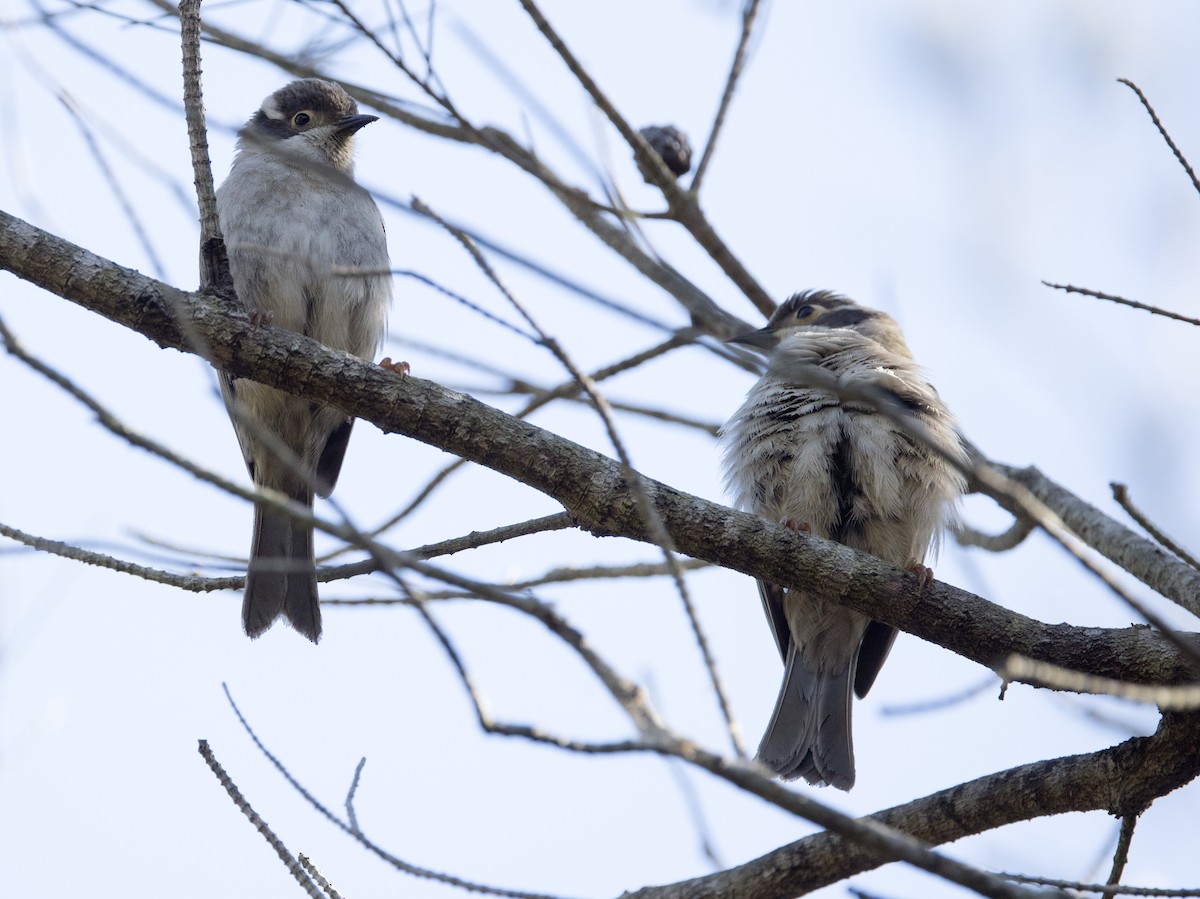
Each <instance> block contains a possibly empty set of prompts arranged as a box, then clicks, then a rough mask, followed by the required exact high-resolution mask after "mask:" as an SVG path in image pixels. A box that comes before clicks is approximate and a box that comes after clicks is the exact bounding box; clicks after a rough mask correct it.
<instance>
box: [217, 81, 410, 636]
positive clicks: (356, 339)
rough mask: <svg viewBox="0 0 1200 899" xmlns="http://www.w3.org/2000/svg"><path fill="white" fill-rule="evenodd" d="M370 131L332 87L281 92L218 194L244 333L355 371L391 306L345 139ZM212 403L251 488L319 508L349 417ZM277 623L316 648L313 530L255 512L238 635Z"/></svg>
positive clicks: (305, 403)
mask: <svg viewBox="0 0 1200 899" xmlns="http://www.w3.org/2000/svg"><path fill="white" fill-rule="evenodd" d="M376 119H377V116H373V115H360V114H359V112H358V105H357V104H356V103H355V102H354V100H353V99H352V98H351V97H350V95H349V94H347V93H346V91H345V90H343V89H342V87H341V86H340V85H337V84H334V83H332V82H329V81H321V80H319V79H316V78H306V79H303V80H301V81H293V82H292V83H291V84H288V85H286V86H284V87H282V88H280V89H279V90H277V91H276V92H275V93H273V94H271V95H270V96H269V97H267V98H266V99H265V100H264V101H263V103H262V107H261V108H260V109H259V110H258V111H257V112H256V113H254V115H253V116H251V118H250V120H249V121H248V122H247V123H246V125H245V127H244V128H242V130H241V131H240V132H239V136H238V143H237V155H236V157H235V159H234V162H233V167H232V169H231V170H230V172H229V177H228V178H226V179H225V183H224V184H222V185H221V187H220V189H219V190H218V191H217V214H218V217H219V218H220V222H221V229H222V231H223V233H224V238H225V245H226V249H227V251H228V255H229V269H230V273H231V274H232V276H233V286H234V290H235V291H236V292H237V296H238V299H239V300H240V301H241V302H242V304H243V305H244V306H245V307H246V309H247V311H248V312H249V313H250V316H251V318H252V320H253V321H254V322H255V323H256V324H266V323H269V324H271V325H274V326H276V327H281V328H286V329H287V330H289V331H295V332H297V333H299V334H304V335H306V336H308V337H311V338H313V339H314V340H318V341H320V342H321V343H323V344H325V345H326V346H329V347H332V348H334V349H338V350H344V351H345V352H347V353H351V354H353V355H355V356H358V357H359V358H361V359H370V358H372V357H373V356H374V354H375V352H376V351H377V350H378V349H379V345H380V343H381V341H382V340H383V334H384V329H385V326H386V318H387V311H388V306H389V305H390V304H391V298H392V282H391V277H390V275H389V269H390V263H389V260H388V251H387V237H386V235H385V233H384V226H383V217H382V216H381V215H380V214H379V208H378V207H377V206H376V205H375V201H374V200H373V199H372V198H371V195H370V194H369V193H367V191H366V190H364V189H363V188H362V187H360V186H359V185H358V184H356V183H355V181H354V177H353V173H354V161H353V156H354V135H355V134H356V133H357V132H358V130H359V129H360V128H362V127H363V126H364V125H368V124H370V123H371V122H374V121H375V120H376ZM221 393H222V395H223V396H224V398H225V405H226V407H227V409H228V410H229V414H230V417H231V418H232V420H233V426H234V430H235V431H236V432H237V438H238V443H239V444H240V445H241V449H242V455H243V456H244V457H245V460H246V467H247V468H248V469H249V471H250V477H251V479H253V481H254V484H255V486H256V487H257V488H259V489H264V490H274V491H278V492H279V493H281V494H283V495H284V496H287V497H289V498H291V499H292V500H294V501H296V502H297V503H300V504H301V505H303V506H307V507H308V508H310V509H311V508H312V504H313V494H314V492H315V493H316V494H317V495H319V496H329V494H330V493H331V492H332V490H333V487H334V484H335V483H336V482H337V477H338V473H339V471H340V470H341V467H342V459H343V457H344V455H345V453H346V445H347V442H348V441H349V439H350V430H351V427H352V425H353V423H354V422H353V419H352V418H350V417H349V416H347V415H346V414H345V413H343V412H340V411H338V410H337V409H332V408H329V407H327V406H322V405H320V404H317V403H313V402H310V401H309V400H306V399H300V398H298V397H294V396H291V395H290V394H288V393H286V392H284V391H282V390H277V389H275V388H273V387H266V386H264V385H262V384H258V383H255V382H254V381H251V380H248V379H246V378H231V377H229V376H228V375H225V374H222V375H221ZM280 615H283V616H284V617H286V618H287V620H288V621H289V622H290V623H291V625H292V627H294V628H295V629H296V630H297V631H299V632H300V633H301V634H303V635H304V636H306V637H308V638H309V639H310V640H312V641H314V642H316V640H317V639H318V638H319V637H320V636H321V610H320V606H319V605H318V598H317V572H316V565H315V562H314V560H313V529H312V526H311V525H310V524H306V523H304V522H302V521H297V520H296V519H294V518H291V517H289V516H287V515H286V514H283V513H281V512H278V511H276V510H274V509H271V508H269V507H267V506H265V505H262V504H256V505H255V510H254V538H253V544H252V548H251V551H250V564H249V567H248V569H247V575H246V592H245V597H244V599H243V601H242V623H243V625H244V626H245V629H246V633H247V634H248V635H249V636H251V637H257V636H259V635H260V634H261V633H262V632H263V631H265V630H266V629H267V628H268V627H270V626H271V624H272V623H273V622H274V621H275V619H276V618H278V617H279V616H280Z"/></svg>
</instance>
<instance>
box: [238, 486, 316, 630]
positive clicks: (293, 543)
mask: <svg viewBox="0 0 1200 899" xmlns="http://www.w3.org/2000/svg"><path fill="white" fill-rule="evenodd" d="M292 498H293V499H295V500H296V501H297V502H302V503H304V504H306V505H308V506H309V507H310V508H311V506H312V493H311V492H310V491H308V490H301V491H299V492H298V495H296V496H293V497H292ZM280 615H284V616H285V617H286V618H287V620H288V621H289V622H290V623H291V625H292V627H294V628H295V629H296V630H297V631H299V632H300V633H302V634H303V635H304V636H306V637H308V639H310V640H312V641H313V642H314V643H316V642H317V640H318V639H319V638H320V636H321V607H320V605H319V601H318V599H317V568H316V563H315V562H314V561H313V532H312V527H311V526H310V525H308V524H305V523H303V522H299V521H296V520H294V519H292V518H289V517H287V516H286V515H280V514H279V513H277V512H274V511H272V510H271V509H268V508H266V507H264V506H260V505H256V506H255V507H254V542H253V545H252V547H251V550H250V567H249V569H248V570H247V572H246V594H245V597H244V598H243V599H242V625H243V626H244V627H245V629H246V633H247V634H248V635H249V636H251V637H257V636H259V635H261V634H262V633H263V632H264V631H265V630H266V629H267V628H269V627H270V626H271V625H272V624H273V623H274V622H275V619H276V618H278V617H279V616H280Z"/></svg>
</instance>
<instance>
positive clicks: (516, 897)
mask: <svg viewBox="0 0 1200 899" xmlns="http://www.w3.org/2000/svg"><path fill="white" fill-rule="evenodd" d="M222 687H223V688H224V690H225V698H226V699H227V700H228V701H229V705H230V706H231V707H232V708H233V713H234V714H235V715H237V719H238V721H239V722H241V725H242V728H243V729H244V730H245V731H246V733H247V735H249V737H250V739H251V740H253V741H254V745H255V746H257V747H258V751H259V752H261V753H262V754H263V756H264V757H265V758H266V759H267V761H269V762H270V763H271V764H272V765H274V766H275V770H276V771H278V772H279V773H280V774H281V775H282V776H283V778H284V780H286V781H287V782H288V783H289V784H290V785H291V787H292V789H293V790H295V791H296V792H297V793H299V794H300V795H301V796H303V797H304V799H305V800H306V801H307V802H308V804H309V805H311V806H312V807H313V808H314V809H316V810H317V811H318V812H319V813H320V814H321V815H322V816H323V817H324V818H325V819H326V820H327V821H329V822H330V823H331V824H333V825H334V826H335V827H338V828H340V829H341V830H342V831H343V832H344V833H347V834H349V835H350V836H352V837H354V839H355V840H357V841H358V842H359V844H361V845H362V846H364V847H366V848H367V849H369V850H371V852H373V853H375V855H377V856H378V857H379V858H381V859H383V860H384V861H385V862H387V863H388V864H390V865H391V866H392V867H394V868H396V869H397V870H399V871H403V872H404V873H405V874H411V875H412V876H414V877H421V878H424V879H426V880H433V881H436V882H438V883H444V884H447V885H448V886H452V887H457V888H459V889H463V890H468V891H471V892H477V893H484V894H486V895H489V896H504V897H507V899H558V897H554V896H548V895H545V894H542V893H526V892H522V891H519V890H504V889H499V888H497V887H491V886H487V885H486V884H482V883H475V882H473V881H470V880H463V879H462V878H459V877H454V876H452V875H450V874H443V873H442V872H440V871H433V870H430V869H428V868H421V867H418V866H416V865H413V864H410V863H409V862H406V861H404V860H402V859H400V858H397V857H396V856H394V855H392V854H391V853H390V852H387V851H386V850H384V849H383V848H381V847H380V846H378V845H376V844H375V843H373V842H372V841H371V840H369V839H367V838H366V837H365V836H364V835H363V834H362V832H361V831H359V830H358V829H357V828H352V827H351V826H350V825H349V824H348V823H347V822H345V821H343V820H342V819H341V818H339V817H338V816H337V815H335V814H334V813H333V812H332V811H330V810H329V809H328V808H327V807H326V806H325V805H323V804H322V803H321V802H320V801H319V800H318V799H317V797H316V796H314V795H313V794H312V793H310V792H309V791H308V790H307V789H306V788H305V787H304V785H303V784H301V783H300V781H298V780H296V778H295V777H294V776H293V775H292V773H291V772H290V771H288V769H287V768H285V767H284V766H283V763H282V762H281V761H280V760H279V759H278V758H277V757H276V756H275V755H274V754H272V753H271V751H270V750H269V749H267V747H266V746H265V745H263V742H262V741H261V740H260V739H259V738H258V734H256V733H255V732H254V729H253V728H252V727H250V722H248V721H247V720H246V718H245V716H244V715H243V714H242V710H241V709H239V708H238V706H237V703H236V702H234V701H233V695H232V694H231V693H230V692H229V687H228V686H226V685H224V684H222ZM201 746H202V747H205V746H207V744H206V743H205V742H204V741H203V740H202V741H201ZM201 751H202V752H203V748H202V749H201ZM301 873H303V872H301ZM306 879H307V878H306ZM314 889H315V887H314ZM315 897H316V899H321V895H320V893H316V894H315Z"/></svg>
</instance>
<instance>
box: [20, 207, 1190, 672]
mask: <svg viewBox="0 0 1200 899" xmlns="http://www.w3.org/2000/svg"><path fill="white" fill-rule="evenodd" d="M0 267H3V268H6V269H8V270H9V271H12V272H14V273H15V274H17V275H19V276H20V277H22V278H25V279H26V280H29V281H32V282H34V283H36V284H38V285H39V286H41V287H43V288H45V289H46V290H48V291H50V292H52V293H54V294H57V295H59V296H62V297H64V298H66V299H68V300H71V301H72V302H75V303H78V304H80V305H82V306H84V307H86V308H89V309H91V310H93V311H95V312H98V313H100V314H102V315H104V316H105V317H107V318H109V319H111V320H113V321H115V322H118V323H120V324H124V325H125V326H127V327H129V328H132V329H134V330H137V331H139V332H140V333H142V334H144V335H145V336H147V337H149V338H150V339H152V340H154V341H156V342H157V343H158V344H160V345H161V346H164V347H171V348H175V349H180V350H185V351H190V346H189V340H188V339H187V338H188V337H189V336H194V337H196V338H198V340H199V341H200V342H201V343H202V345H203V346H204V347H205V348H206V356H207V357H208V358H210V361H212V362H213V364H214V365H216V366H218V367H219V368H222V369H224V370H226V371H228V372H229V373H230V374H232V375H234V376H235V377H248V378H253V379H255V380H257V381H260V382H262V383H264V384H268V385H271V386H275V387H279V388H280V389H284V390H287V391H289V392H291V393H294V394H296V395H298V396H304V397H306V398H308V399H311V400H315V401H318V402H322V403H327V404H329V405H332V406H336V407H337V408H340V409H343V410H345V411H346V412H348V413H350V414H352V415H355V416H358V417H360V418H364V419H366V420H368V421H371V422H373V423H374V424H375V425H377V426H378V427H379V428H381V429H382V430H384V431H386V432H389V433H398V434H404V435H407V436H409V437H412V438H414V439H417V440H420V441H422V442H424V443H428V444H430V445H432V446H436V447H438V448H440V449H442V450H445V451H446V452H449V453H454V454H455V455H458V456H461V457H463V458H465V459H468V460H470V461H472V462H476V463H478V464H480V465H483V466H485V467H488V468H491V469H493V470H495V471H497V472H500V473H502V474H505V475H508V476H509V477H511V478H514V479H516V480H518V481H520V482H522V483H524V484H527V485H529V486H530V487H532V488H534V489H535V490H538V491H540V492H542V493H545V494H546V495H548V496H551V497H553V498H554V499H556V500H557V501H558V502H560V503H561V504H562V505H563V507H564V508H565V509H566V510H567V512H568V513H569V514H570V515H571V517H572V518H573V519H574V520H575V522H576V523H577V524H578V525H579V526H581V527H583V528H585V529H587V530H589V531H591V532H592V533H594V534H596V535H600V536H623V537H627V538H630V539H633V540H640V541H643V542H651V541H652V537H651V535H650V534H649V533H647V528H646V524H645V520H644V517H643V516H642V515H641V514H640V513H639V511H638V508H637V504H636V503H635V501H634V499H633V497H632V496H631V495H630V493H629V490H628V488H627V485H626V480H625V478H624V476H623V474H622V472H621V468H620V465H619V464H618V463H617V462H616V461H614V460H612V459H610V458H608V457H606V456H603V455H601V454H600V453H597V452H595V451H593V450H590V449H587V448H585V447H582V446H579V445H578V444H575V443H572V442H571V441H569V440H566V439H565V438H562V437H559V436H557V435H555V434H553V433H551V432H549V431H545V430H542V429H541V428H538V427H536V426H534V425H531V424H529V423H528V422H525V421H521V420H519V419H516V418H513V417H511V416H509V415H506V414H504V413H503V412H500V411H499V410H497V409H493V408H492V407H490V406H487V405H484V404H483V403H480V402H478V401H476V400H474V399H472V398H471V397H469V396H465V395H463V394H460V393H456V392H453V391H449V390H446V389H444V388H442V387H439V386H438V385H436V384H433V383H430V382H427V381H422V380H420V379H418V378H411V377H410V378H407V379H403V380H402V379H399V378H397V377H396V376H395V375H394V374H392V373H391V372H388V371H385V370H383V369H381V368H379V367H378V366H374V365H371V364H369V363H364V362H362V361H361V360H359V359H356V358H355V357H353V356H350V355H348V354H346V353H341V352H337V351H334V350H330V349H327V348H325V347H323V346H321V345H320V344H318V343H315V342H314V341H312V340H309V339H308V338H306V337H303V336H301V335H299V334H294V333H292V332H289V331H284V330H281V329H279V328H274V327H269V326H265V327H258V328H254V327H252V326H251V324H250V323H249V321H248V320H247V318H246V317H245V315H244V313H242V312H241V311H231V309H230V307H229V306H228V305H226V304H224V303H222V302H220V301H216V300H213V299H212V298H211V297H207V296H205V295H201V294H192V293H186V292H184V291H181V290H178V289H176V288H174V287H171V286H169V285H166V284H163V283H161V282H159V281H156V280H154V279H153V278H149V277H146V276H144V275H142V274H140V273H138V272H136V271H133V270H131V269H127V268H123V267H121V266H118V265H116V264H115V263H112V262H109V261H107V260H105V259H102V258H100V257H98V256H95V255H93V254H92V253H89V252H88V251H86V250H84V249H82V248H80V247H78V246H75V245H74V244H71V243H69V242H68V241H65V240H62V239H60V238H57V237H55V236H53V235H51V234H48V233H46V232H44V231H41V230H39V229H37V228H34V227H32V226H31V225H28V224H27V223H25V222H22V221H21V220H20V219H16V218H13V217H12V216H9V215H7V214H6V213H3V212H0ZM646 486H647V491H648V493H649V496H650V498H651V500H652V501H653V503H654V504H655V506H656V508H657V509H658V511H659V513H660V515H661V516H662V519H663V521H664V522H665V524H666V526H667V529H668V531H669V532H670V534H671V537H672V538H673V539H674V540H675V543H676V545H677V546H678V548H679V550H680V551H681V552H683V553H685V554H687V555H690V556H693V557H695V558H699V559H705V560H707V561H712V562H716V563H717V564H720V565H723V566H725V567H727V568H731V569H734V570H737V571H741V572H743V573H745V574H748V575H751V576H753V577H758V578H763V579H765V580H769V581H772V582H774V583H778V584H782V585H784V586H795V587H802V588H803V589H805V590H806V591H807V592H809V593H812V594H814V595H818V596H822V597H825V598H828V599H830V600H833V601H836V602H839V603H842V604H844V605H846V606H848V607H850V608H853V609H856V610H858V611H860V612H863V613H865V614H867V615H869V616H871V617H872V618H874V619H876V620H878V621H882V622H884V623H886V624H891V625H894V626H896V627H899V628H901V629H903V630H905V631H908V632H910V633H913V634H916V635H917V636H919V637H921V638H923V639H925V640H928V641H930V642H933V643H937V644H938V645H940V646H943V647H945V648H947V649H949V650H951V651H953V652H955V653H958V654H959V655H962V656H964V657H965V658H969V659H972V660H974V661H976V662H978V663H980V664H982V665H985V666H987V667H989V668H993V669H995V668H998V667H999V666H1000V664H1001V663H1002V662H1003V661H1004V660H1005V659H1006V658H1007V657H1008V656H1009V655H1010V654H1013V653H1017V654H1020V655H1024V656H1028V657H1029V658H1032V659H1037V660H1039V661H1046V662H1050V663H1052V664H1055V665H1059V666H1060V667H1064V668H1070V669H1073V670H1077V671H1083V672H1087V673H1089V674H1096V675H1100V676H1102V677H1110V678H1114V679H1120V680H1128V681H1132V682H1136V683H1152V684H1175V683H1183V682H1185V681H1188V680H1190V670H1189V667H1188V663H1187V660H1186V659H1183V658H1181V657H1180V653H1179V652H1178V651H1176V650H1175V649H1174V648H1173V647H1171V646H1170V645H1169V644H1168V643H1167V642H1166V641H1165V640H1164V639H1163V638H1161V637H1160V636H1158V635H1157V634H1155V633H1153V632H1151V631H1149V630H1147V629H1146V628H1136V627H1135V628H1124V629H1101V628H1085V627H1072V626H1068V625H1062V624H1060V625H1047V624H1043V623H1041V622H1038V621H1035V620H1033V619H1031V618H1027V617H1025V616H1023V615H1018V614H1016V613H1014V612H1010V611H1008V610H1006V609H1004V608H1002V607H1000V606H998V605H996V604H994V603H991V602H988V601H987V600H984V599H982V598H980V597H978V596H975V595H973V594H971V593H968V592H966V591H964V590H959V589H956V588H954V587H951V586H949V585H947V584H943V583H940V582H935V583H934V584H932V585H931V586H930V587H929V588H927V589H925V590H924V591H919V590H918V581H917V579H916V577H914V576H912V575H910V574H908V573H906V572H905V571H904V570H903V569H900V568H897V567H896V566H893V565H889V564H887V563H885V562H882V561H880V560H878V559H875V558H873V557H871V556H867V555H863V554H861V553H858V552H855V551H854V550H851V549H849V548H847V547H845V546H841V545H840V544H837V543H832V542H829V541H826V540H821V539H819V538H816V537H813V536H809V535H803V534H793V533H792V532H791V531H790V530H788V529H787V528H784V527H782V526H780V525H776V524H772V523H771V522H768V521H766V520H764V519H762V518H759V517H758V516H754V515H749V514H746V513H742V512H735V511H733V510H732V509H728V508H726V507H724V506H721V505H718V504H716V503H712V502H708V501H706V500H703V499H700V498H699V497H695V496H691V495H688V494H686V493H682V492H680V491H678V490H674V489H672V488H671V487H668V486H667V485H665V484H661V483H658V482H656V481H651V480H649V479H647V481H646ZM747 595H749V591H748V594H747ZM1188 639H1192V640H1196V638H1195V637H1188ZM1197 643H1198V645H1200V640H1197Z"/></svg>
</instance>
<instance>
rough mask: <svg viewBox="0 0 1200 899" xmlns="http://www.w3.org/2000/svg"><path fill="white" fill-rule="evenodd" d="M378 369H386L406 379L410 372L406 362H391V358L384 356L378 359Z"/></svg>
mask: <svg viewBox="0 0 1200 899" xmlns="http://www.w3.org/2000/svg"><path fill="white" fill-rule="evenodd" d="M379 367H380V368H386V369H387V370H388V371H390V372H394V373H395V374H398V375H399V376H400V377H402V378H406V377H408V373H409V372H410V371H412V366H411V365H409V364H408V363H407V362H393V361H392V357H391V356H384V357H383V358H382V359H380V360H379Z"/></svg>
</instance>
